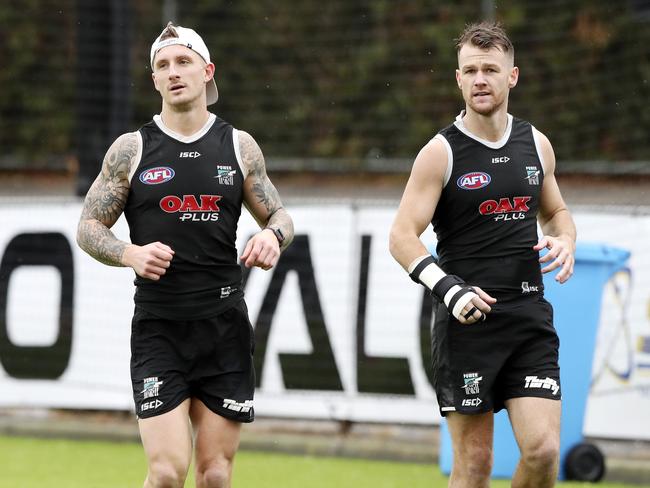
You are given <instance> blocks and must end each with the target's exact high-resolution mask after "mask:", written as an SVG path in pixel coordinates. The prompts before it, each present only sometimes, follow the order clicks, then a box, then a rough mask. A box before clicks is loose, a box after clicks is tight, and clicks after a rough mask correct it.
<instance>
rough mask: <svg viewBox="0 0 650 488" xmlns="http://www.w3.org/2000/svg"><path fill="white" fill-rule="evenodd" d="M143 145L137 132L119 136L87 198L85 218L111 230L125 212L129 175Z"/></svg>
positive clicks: (109, 150) (108, 152) (112, 145)
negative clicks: (94, 220) (98, 222)
mask: <svg viewBox="0 0 650 488" xmlns="http://www.w3.org/2000/svg"><path fill="white" fill-rule="evenodd" d="M141 145H142V141H141V139H140V137H139V135H138V133H136V132H128V133H126V134H122V135H121V136H119V137H118V138H117V139H116V140H115V142H113V144H111V147H110V148H109V149H108V151H107V152H106V156H104V161H103V163H102V169H101V171H100V173H99V175H98V176H97V178H96V179H95V181H94V183H93V184H92V186H91V187H90V189H89V190H88V193H87V194H86V199H85V202H84V209H83V214H82V218H92V219H97V220H99V221H100V222H102V223H103V224H104V225H106V226H107V227H110V226H112V225H113V224H114V223H115V222H116V221H117V219H118V217H119V216H120V215H121V213H122V212H123V211H124V206H125V205H126V200H127V197H128V194H129V187H130V182H129V175H130V173H131V170H132V169H134V165H137V164H138V161H137V159H138V158H137V156H138V154H140V153H141Z"/></svg>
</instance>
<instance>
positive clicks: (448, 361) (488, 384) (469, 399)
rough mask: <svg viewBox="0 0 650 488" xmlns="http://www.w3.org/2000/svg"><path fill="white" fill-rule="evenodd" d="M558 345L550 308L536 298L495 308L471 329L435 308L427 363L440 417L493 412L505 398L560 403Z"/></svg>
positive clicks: (521, 299)
mask: <svg viewBox="0 0 650 488" xmlns="http://www.w3.org/2000/svg"><path fill="white" fill-rule="evenodd" d="M559 346H560V340H559V338H558V336H557V333H556V331H555V328H554V327H553V307H552V306H551V304H550V303H548V302H547V301H546V300H545V299H544V298H543V297H542V296H540V295H532V296H526V297H521V298H517V299H515V300H510V301H508V302H504V303H502V304H499V303H497V304H495V305H494V306H492V312H490V313H489V314H488V315H487V319H486V320H485V322H477V323H475V324H472V325H462V324H461V323H460V322H458V320H456V319H455V318H453V317H452V316H450V314H449V313H448V311H447V308H446V307H445V306H444V304H442V305H439V306H438V309H437V313H436V319H435V324H434V328H433V333H432V363H433V377H434V388H435V391H436V396H437V398H438V405H439V407H440V413H441V415H443V416H444V415H445V414H446V413H448V412H459V413H463V414H475V413H483V412H488V411H492V410H494V411H495V412H498V411H499V410H501V409H502V408H503V407H504V402H505V401H506V400H508V399H510V398H518V397H542V398H550V399H553V400H560V398H561V390H560V367H559V364H558V351H559Z"/></svg>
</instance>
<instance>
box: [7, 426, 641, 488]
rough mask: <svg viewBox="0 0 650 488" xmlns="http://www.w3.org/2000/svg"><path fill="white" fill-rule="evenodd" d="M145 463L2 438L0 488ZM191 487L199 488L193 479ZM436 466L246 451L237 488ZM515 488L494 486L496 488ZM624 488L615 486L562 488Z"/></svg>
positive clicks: (396, 484)
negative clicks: (195, 485) (196, 487)
mask: <svg viewBox="0 0 650 488" xmlns="http://www.w3.org/2000/svg"><path fill="white" fill-rule="evenodd" d="M144 474H145V461H144V455H143V453H142V448H141V447H140V445H139V444H137V443H115V442H90V441H70V440H49V439H28V438H17V437H0V488H37V487H38V488H43V487H47V488H134V487H140V486H142V481H143V479H144ZM186 486H187V487H188V488H189V487H194V481H193V477H192V476H190V479H189V480H188V483H187V484H186ZM446 486H447V480H446V478H445V477H444V476H442V475H441V474H440V471H439V470H438V468H437V466H432V465H424V464H414V463H398V462H386V461H367V460H360V459H339V458H322V457H313V456H295V455H286V454H273V453H262V452H250V451H241V452H239V454H238V455H237V459H236V462H235V476H234V483H233V487H234V488H332V487H334V488H405V487H408V488H438V487H441V488H442V487H446ZM508 486H510V485H509V483H508V482H507V481H495V482H494V483H493V487H494V488H505V487H508ZM587 486H593V487H596V486H597V487H598V488H623V487H625V486H628V487H629V486H633V485H622V484H612V483H600V484H598V485H589V484H586V483H559V484H558V487H562V488H573V487H576V488H577V487H587Z"/></svg>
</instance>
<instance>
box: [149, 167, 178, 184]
mask: <svg viewBox="0 0 650 488" xmlns="http://www.w3.org/2000/svg"><path fill="white" fill-rule="evenodd" d="M175 174H176V173H174V170H173V169H171V168H168V167H166V166H158V167H157V168H151V169H148V170H147V171H143V172H142V173H140V181H141V182H142V183H144V184H145V185H159V184H161V183H165V182H167V181H169V180H171V179H172V178H173V177H174V175H175Z"/></svg>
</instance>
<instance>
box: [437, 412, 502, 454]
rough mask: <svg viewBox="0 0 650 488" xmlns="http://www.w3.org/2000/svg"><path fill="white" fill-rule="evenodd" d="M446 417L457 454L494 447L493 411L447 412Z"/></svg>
mask: <svg viewBox="0 0 650 488" xmlns="http://www.w3.org/2000/svg"><path fill="white" fill-rule="evenodd" d="M445 419H446V421H447V427H448V428H449V434H450V435H451V440H452V444H453V448H454V453H455V454H456V455H467V454H471V453H472V452H473V451H475V450H483V449H491V448H492V437H493V435H494V413H493V412H485V413H479V414H472V415H466V414H461V413H455V412H452V413H449V414H447V415H446V416H445Z"/></svg>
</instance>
